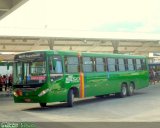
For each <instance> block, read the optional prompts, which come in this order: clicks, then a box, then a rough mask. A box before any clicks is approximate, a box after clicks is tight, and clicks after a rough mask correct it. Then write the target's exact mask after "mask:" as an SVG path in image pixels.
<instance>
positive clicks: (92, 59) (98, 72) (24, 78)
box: [13, 50, 149, 104]
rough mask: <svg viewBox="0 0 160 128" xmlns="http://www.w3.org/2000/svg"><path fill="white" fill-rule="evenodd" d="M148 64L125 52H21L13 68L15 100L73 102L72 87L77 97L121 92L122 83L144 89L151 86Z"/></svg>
mask: <svg viewBox="0 0 160 128" xmlns="http://www.w3.org/2000/svg"><path fill="white" fill-rule="evenodd" d="M39 53H40V54H39ZM41 58H43V59H41ZM55 65H56V66H55ZM147 65H148V63H147V58H146V57H145V56H133V55H123V54H103V53H101V54H100V53H78V52H71V51H68V52H67V51H53V50H48V51H32V52H26V53H22V54H18V55H16V56H15V63H14V68H13V69H14V71H13V83H14V85H13V88H14V101H15V102H16V103H44V104H46V103H50V102H69V99H68V98H71V97H69V93H70V90H72V93H73V94H74V97H77V98H85V97H91V96H103V95H106V94H113V93H114V94H120V93H121V92H122V90H123V89H122V85H125V86H126V89H128V88H129V87H130V86H129V85H133V88H134V89H140V88H144V87H147V86H148V85H149V72H148V66H147ZM43 70H44V71H43ZM54 70H56V71H54ZM40 71H42V72H43V73H40ZM18 77H19V78H18ZM127 91H128V90H127Z"/></svg>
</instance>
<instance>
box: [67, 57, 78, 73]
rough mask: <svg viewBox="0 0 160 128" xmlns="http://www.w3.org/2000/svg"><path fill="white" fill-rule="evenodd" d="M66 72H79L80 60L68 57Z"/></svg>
mask: <svg viewBox="0 0 160 128" xmlns="http://www.w3.org/2000/svg"><path fill="white" fill-rule="evenodd" d="M65 71H66V72H67V73H77V72H79V60H78V57H74V56H68V57H66V58H65Z"/></svg>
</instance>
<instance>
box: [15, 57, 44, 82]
mask: <svg viewBox="0 0 160 128" xmlns="http://www.w3.org/2000/svg"><path fill="white" fill-rule="evenodd" d="M13 75H14V81H13V82H14V84H15V85H19V84H23V85H26V84H41V83H44V82H45V80H46V61H45V59H44V58H31V57H30V58H29V59H27V58H26V59H22V60H18V61H17V62H15V63H14V74H13Z"/></svg>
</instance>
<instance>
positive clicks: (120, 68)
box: [118, 58, 126, 71]
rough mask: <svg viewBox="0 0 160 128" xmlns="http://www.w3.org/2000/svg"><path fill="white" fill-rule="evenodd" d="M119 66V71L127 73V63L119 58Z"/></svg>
mask: <svg viewBox="0 0 160 128" xmlns="http://www.w3.org/2000/svg"><path fill="white" fill-rule="evenodd" d="M118 66H119V71H125V70H126V69H125V62H124V59H123V58H122V59H121V58H119V59H118Z"/></svg>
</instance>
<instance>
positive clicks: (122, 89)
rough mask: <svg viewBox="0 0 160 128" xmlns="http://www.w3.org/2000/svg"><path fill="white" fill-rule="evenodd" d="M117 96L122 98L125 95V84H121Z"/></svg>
mask: <svg viewBox="0 0 160 128" xmlns="http://www.w3.org/2000/svg"><path fill="white" fill-rule="evenodd" d="M119 96H120V97H121V98H124V97H126V96H127V85H126V84H122V86H121V92H120V94H119Z"/></svg>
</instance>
